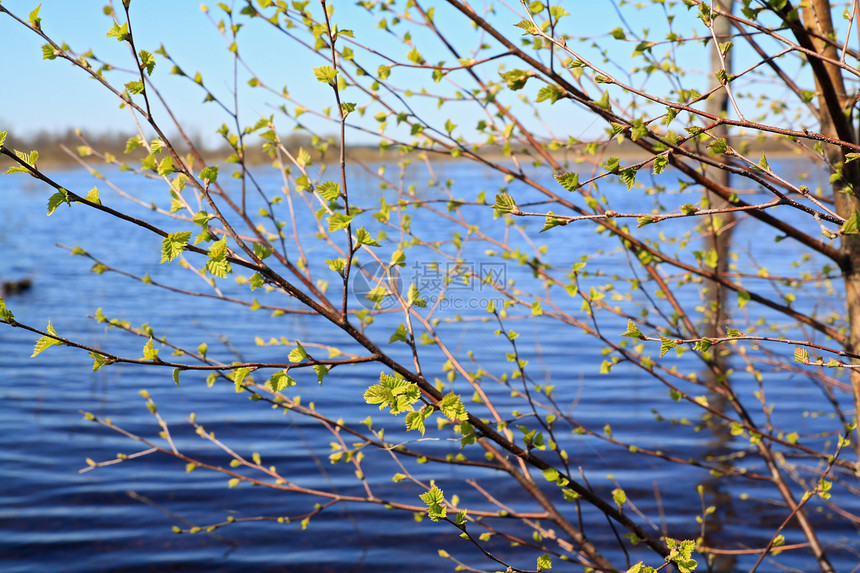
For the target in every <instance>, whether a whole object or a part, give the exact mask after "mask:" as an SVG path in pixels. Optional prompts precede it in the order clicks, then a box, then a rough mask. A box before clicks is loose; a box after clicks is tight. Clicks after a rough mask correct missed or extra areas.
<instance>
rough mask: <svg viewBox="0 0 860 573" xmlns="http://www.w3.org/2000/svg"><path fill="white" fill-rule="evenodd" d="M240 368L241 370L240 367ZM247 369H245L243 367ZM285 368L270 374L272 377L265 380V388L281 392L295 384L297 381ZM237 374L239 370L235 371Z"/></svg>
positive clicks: (237, 389)
mask: <svg viewBox="0 0 860 573" xmlns="http://www.w3.org/2000/svg"><path fill="white" fill-rule="evenodd" d="M240 370H243V369H241V368H240ZM245 370H247V369H245ZM287 372H288V371H287V370H279V371H277V372H275V373H274V374H272V377H271V378H269V379H268V380H266V388H268V389H269V390H271V391H272V392H281V391H282V390H284V389H286V388H291V387H293V386H295V385H296V384H297V383H296V381H295V379H293V377H292V376H290V375H289V374H288V373H287ZM236 374H237V376H238V374H239V372H237V373H236ZM240 381H241V380H240ZM238 384H239V382H236V391H237V392H239V388H240V387H239V385H238Z"/></svg>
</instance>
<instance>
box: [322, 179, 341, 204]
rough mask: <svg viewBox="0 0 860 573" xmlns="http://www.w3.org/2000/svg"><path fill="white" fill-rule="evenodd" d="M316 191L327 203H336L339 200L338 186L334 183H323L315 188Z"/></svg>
mask: <svg viewBox="0 0 860 573" xmlns="http://www.w3.org/2000/svg"><path fill="white" fill-rule="evenodd" d="M316 190H317V192H318V193H319V194H320V196H322V198H323V199H325V200H326V201H328V202H332V201H337V200H338V198H340V184H339V183H335V182H334V181H323V182H322V183H320V184H319V185H317V186H316Z"/></svg>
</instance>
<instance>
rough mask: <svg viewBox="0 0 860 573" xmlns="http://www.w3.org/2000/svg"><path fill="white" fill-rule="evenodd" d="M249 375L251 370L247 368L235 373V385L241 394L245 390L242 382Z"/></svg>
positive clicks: (237, 370)
mask: <svg viewBox="0 0 860 573" xmlns="http://www.w3.org/2000/svg"><path fill="white" fill-rule="evenodd" d="M282 372H283V371H282ZM249 373H250V370H248V369H247V368H245V367H242V368H237V369H236V370H235V372H233V385H234V386H235V387H236V392H241V391H243V390H244V389H245V387H244V386H243V385H242V381H243V380H245V377H246V376H248V374H249Z"/></svg>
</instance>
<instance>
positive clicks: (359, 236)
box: [355, 227, 381, 247]
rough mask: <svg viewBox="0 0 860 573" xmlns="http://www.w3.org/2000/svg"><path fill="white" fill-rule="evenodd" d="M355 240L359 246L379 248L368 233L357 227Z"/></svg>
mask: <svg viewBox="0 0 860 573" xmlns="http://www.w3.org/2000/svg"><path fill="white" fill-rule="evenodd" d="M355 238H356V240H357V242H358V244H359V245H367V246H369V247H379V246H381V245H380V244H379V243H378V242H377V241H376V240H375V239H374V238H373V237H371V236H370V233H368V232H367V231H365V230H364V227H359V229H358V231H356V232H355Z"/></svg>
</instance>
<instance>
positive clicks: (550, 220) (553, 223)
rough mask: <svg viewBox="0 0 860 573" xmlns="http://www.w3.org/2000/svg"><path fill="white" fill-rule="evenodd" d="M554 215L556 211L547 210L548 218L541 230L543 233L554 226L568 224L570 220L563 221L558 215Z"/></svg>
mask: <svg viewBox="0 0 860 573" xmlns="http://www.w3.org/2000/svg"><path fill="white" fill-rule="evenodd" d="M553 215H555V213H554V212H552V211H547V213H546V220H545V221H544V223H543V228H542V229H541V230H540V232H541V233H543V232H544V231H548V230H550V229H552V228H553V227H558V226H562V227H563V226H565V225H567V223H568V221H562V220H561V219H559V218H558V217H554V216H553Z"/></svg>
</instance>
